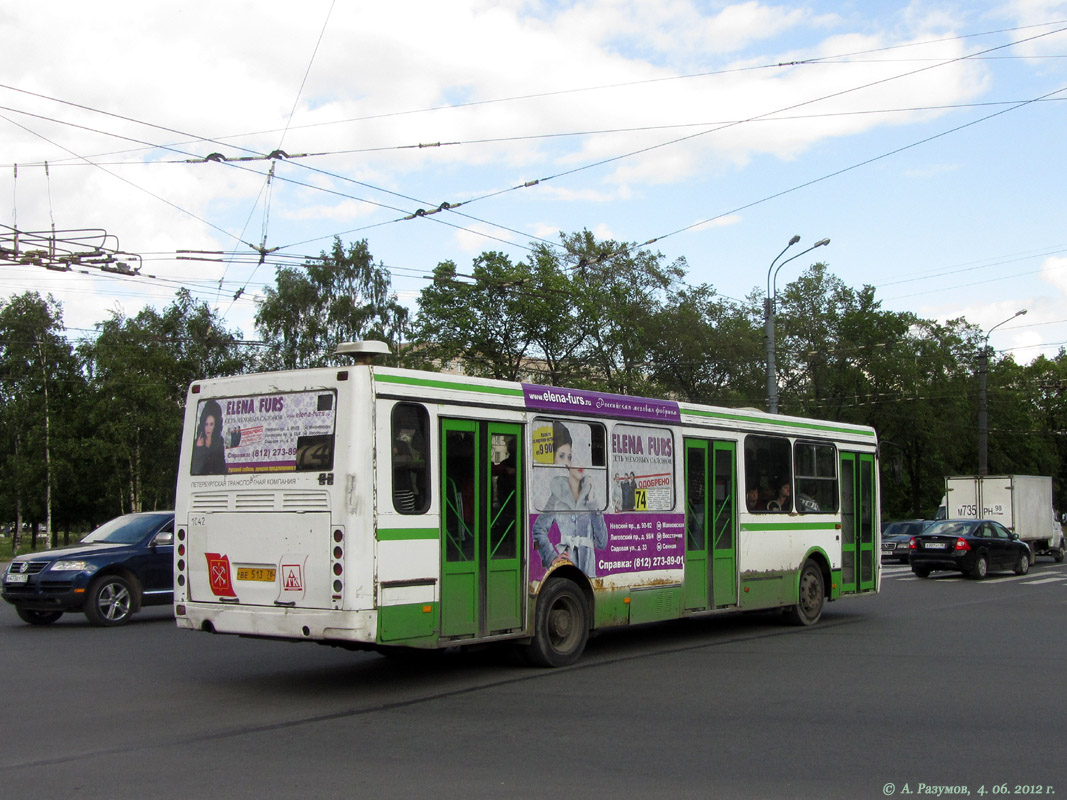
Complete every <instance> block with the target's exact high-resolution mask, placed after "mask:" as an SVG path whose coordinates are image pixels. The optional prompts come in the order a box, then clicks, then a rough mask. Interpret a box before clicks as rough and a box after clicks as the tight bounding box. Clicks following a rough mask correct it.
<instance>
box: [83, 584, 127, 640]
mask: <svg viewBox="0 0 1067 800" xmlns="http://www.w3.org/2000/svg"><path fill="white" fill-rule="evenodd" d="M133 610H134V604H133V586H132V585H131V584H130V582H129V581H128V580H126V579H125V578H123V577H122V576H121V575H105V576H103V577H102V578H98V579H97V580H96V581H94V582H93V584H92V585H91V586H90V587H89V592H88V596H87V597H86V598H85V616H86V617H88V618H89V622H91V623H92V624H93V625H100V626H104V627H110V626H114V625H125V624H126V623H127V622H129V621H130V617H131V616H132V615H133Z"/></svg>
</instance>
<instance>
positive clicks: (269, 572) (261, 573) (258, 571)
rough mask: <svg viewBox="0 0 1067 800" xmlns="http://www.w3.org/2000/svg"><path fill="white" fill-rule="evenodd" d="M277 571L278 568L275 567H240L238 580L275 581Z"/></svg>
mask: <svg viewBox="0 0 1067 800" xmlns="http://www.w3.org/2000/svg"><path fill="white" fill-rule="evenodd" d="M276 573H277V570H276V569H275V568H274V567H238V568H237V580H239V581H263V582H264V583H274V576H275V574H276Z"/></svg>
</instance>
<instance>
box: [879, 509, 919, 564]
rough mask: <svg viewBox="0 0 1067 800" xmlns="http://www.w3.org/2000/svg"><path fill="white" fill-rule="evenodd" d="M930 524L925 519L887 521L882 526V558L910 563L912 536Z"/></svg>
mask: <svg viewBox="0 0 1067 800" xmlns="http://www.w3.org/2000/svg"><path fill="white" fill-rule="evenodd" d="M929 524H930V521H929V520H925V519H903V520H900V521H899V522H887V523H886V524H885V525H884V526H883V527H882V560H883V561H899V562H900V563H901V564H907V563H908V556H909V553H910V552H911V550H910V548H909V545H910V544H911V537H912V536H915V535H917V534H920V533H922V532H923V528H925V527H926V526H927V525H929Z"/></svg>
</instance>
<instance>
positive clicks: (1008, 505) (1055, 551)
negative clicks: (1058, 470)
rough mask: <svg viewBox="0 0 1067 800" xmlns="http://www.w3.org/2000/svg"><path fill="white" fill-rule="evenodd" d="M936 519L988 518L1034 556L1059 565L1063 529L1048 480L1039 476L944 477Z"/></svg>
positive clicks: (1061, 553) (1061, 556)
mask: <svg viewBox="0 0 1067 800" xmlns="http://www.w3.org/2000/svg"><path fill="white" fill-rule="evenodd" d="M937 516H938V518H939V519H992V520H996V521H997V522H999V523H1000V524H1001V525H1003V526H1004V527H1005V528H1008V529H1009V530H1011V531H1013V532H1015V533H1017V534H1019V538H1020V539H1022V540H1023V541H1024V542H1026V543H1027V544H1029V545H1030V550H1031V551H1032V552H1033V554H1034V556H1035V557H1036V556H1040V555H1048V556H1052V557H1053V558H1054V559H1056V561H1058V562H1062V561H1063V557H1064V549H1065V547H1064V535H1063V527H1062V526H1061V525H1060V523H1059V520H1057V519H1056V511H1055V509H1054V508H1053V505H1052V478H1049V477H1046V476H1043V475H957V476H954V477H949V478H945V496H944V498H942V500H941V508H939V509H938V513H937Z"/></svg>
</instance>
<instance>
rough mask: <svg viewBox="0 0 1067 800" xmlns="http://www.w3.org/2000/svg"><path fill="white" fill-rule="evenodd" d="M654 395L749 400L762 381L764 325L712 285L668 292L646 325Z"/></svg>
mask: <svg viewBox="0 0 1067 800" xmlns="http://www.w3.org/2000/svg"><path fill="white" fill-rule="evenodd" d="M648 334H649V344H648V348H649V355H650V359H651V367H650V374H651V377H652V379H653V381H654V382H655V384H656V387H657V393H660V394H664V395H668V396H671V397H677V398H678V399H679V400H686V401H689V402H692V403H708V404H711V405H723V406H747V405H752V404H753V398H755V397H758V396H759V395H760V393H761V391H762V387H763V385H764V371H763V343H762V335H761V334H762V328H760V327H759V326H757V325H756V324H755V322H754V320H753V317H752V315H751V314H750V313H749V312H748V311H747V309H745V308H744V307H742V306H738V305H737V304H736V303H732V302H727V301H725V300H723V299H721V298H719V297H717V296H716V294H715V290H714V289H713V288H712V287H710V286H706V285H705V286H698V287H692V288H686V289H682V290H681V291H678V292H676V293H672V294H671V296H670V297H669V298H668V300H667V302H666V303H665V304H664V305H663V306H662V307H661V308H660V309H659V310H658V311H657V312H656V313H655V314H654V315H653V316H652V318H651V319H650V320H649V323H648Z"/></svg>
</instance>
